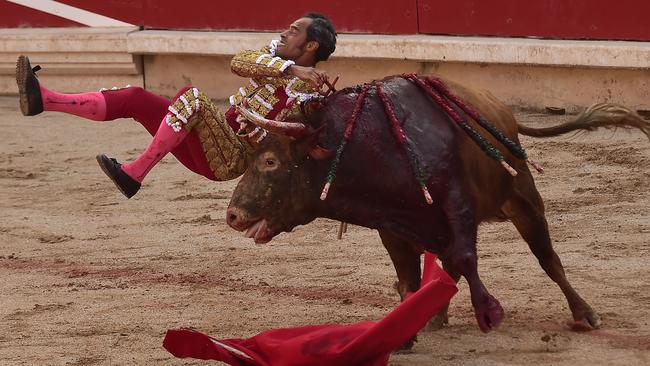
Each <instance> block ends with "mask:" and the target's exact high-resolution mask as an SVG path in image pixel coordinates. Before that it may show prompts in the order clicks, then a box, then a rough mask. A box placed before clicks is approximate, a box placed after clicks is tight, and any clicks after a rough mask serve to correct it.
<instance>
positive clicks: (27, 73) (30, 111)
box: [16, 55, 43, 116]
mask: <svg viewBox="0 0 650 366" xmlns="http://www.w3.org/2000/svg"><path fill="white" fill-rule="evenodd" d="M40 69H41V67H40V66H38V65H37V66H35V67H34V68H32V65H31V64H30V63H29V58H28V57H27V56H22V55H21V56H19V57H18V61H17V62H16V84H18V94H19V96H20V111H21V112H23V115H25V116H35V115H37V114H39V113H41V112H43V99H42V98H41V88H40V86H39V83H38V79H37V78H36V71H38V70H40Z"/></svg>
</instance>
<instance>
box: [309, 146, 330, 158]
mask: <svg viewBox="0 0 650 366" xmlns="http://www.w3.org/2000/svg"><path fill="white" fill-rule="evenodd" d="M309 156H311V157H312V158H313V159H314V160H325V159H329V158H331V157H332V156H334V152H333V151H332V150H329V149H326V148H324V147H322V146H320V145H318V144H316V146H314V147H312V148H311V150H309Z"/></svg>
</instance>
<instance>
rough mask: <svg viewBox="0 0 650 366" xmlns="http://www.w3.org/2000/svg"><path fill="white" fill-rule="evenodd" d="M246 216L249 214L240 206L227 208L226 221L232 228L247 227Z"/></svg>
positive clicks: (242, 228)
mask: <svg viewBox="0 0 650 366" xmlns="http://www.w3.org/2000/svg"><path fill="white" fill-rule="evenodd" d="M246 217H247V215H246V213H245V212H244V210H242V209H240V208H238V207H228V210H226V222H227V223H228V225H229V226H230V227H231V228H233V229H235V230H237V231H242V230H244V229H246V225H247V224H248V222H247V220H246Z"/></svg>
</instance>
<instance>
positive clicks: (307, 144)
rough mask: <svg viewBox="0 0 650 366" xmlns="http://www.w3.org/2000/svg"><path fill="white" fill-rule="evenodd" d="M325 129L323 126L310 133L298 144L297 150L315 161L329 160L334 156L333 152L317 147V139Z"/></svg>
mask: <svg viewBox="0 0 650 366" xmlns="http://www.w3.org/2000/svg"><path fill="white" fill-rule="evenodd" d="M325 127H327V126H326V125H323V126H320V127H319V128H317V129H315V130H312V131H310V132H309V133H308V134H307V135H306V136H305V137H303V138H302V139H301V140H300V141H299V142H298V150H299V151H300V152H301V153H303V154H308V155H309V156H311V157H312V158H313V159H315V160H324V159H329V158H331V157H332V156H333V155H334V154H333V152H332V151H331V150H328V149H326V148H324V147H322V146H320V145H318V137H319V136H320V134H321V132H322V131H323V130H324V129H325Z"/></svg>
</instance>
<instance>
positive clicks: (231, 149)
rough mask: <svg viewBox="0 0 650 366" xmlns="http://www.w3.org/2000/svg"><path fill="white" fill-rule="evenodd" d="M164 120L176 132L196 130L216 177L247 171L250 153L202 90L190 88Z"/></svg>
mask: <svg viewBox="0 0 650 366" xmlns="http://www.w3.org/2000/svg"><path fill="white" fill-rule="evenodd" d="M168 110H169V113H167V116H166V117H165V122H166V123H167V125H169V126H170V127H171V128H172V129H173V130H174V131H176V132H180V131H181V129H183V128H185V129H186V130H187V131H190V130H195V131H196V132H197V134H198V137H199V140H200V141H201V146H202V148H203V152H204V153H205V157H206V160H207V162H208V165H209V166H210V170H211V171H212V173H213V174H214V176H215V178H216V179H217V180H230V179H234V178H236V177H238V176H240V175H242V174H243V173H244V171H245V170H246V165H247V158H248V155H249V154H250V151H249V150H248V149H249V148H248V144H243V143H242V142H241V141H240V140H239V137H238V136H237V134H236V133H235V131H233V129H232V128H230V126H229V125H228V123H227V122H226V120H225V117H224V114H223V113H222V112H221V111H220V110H219V108H218V107H217V106H216V105H214V103H212V101H211V100H210V98H208V97H207V96H206V95H205V94H203V92H201V91H199V90H198V89H197V88H190V89H188V90H187V91H186V92H185V93H183V94H182V95H181V96H179V97H178V98H177V99H176V100H175V101H174V103H172V104H171V105H170V106H169V107H168Z"/></svg>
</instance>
